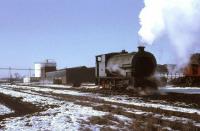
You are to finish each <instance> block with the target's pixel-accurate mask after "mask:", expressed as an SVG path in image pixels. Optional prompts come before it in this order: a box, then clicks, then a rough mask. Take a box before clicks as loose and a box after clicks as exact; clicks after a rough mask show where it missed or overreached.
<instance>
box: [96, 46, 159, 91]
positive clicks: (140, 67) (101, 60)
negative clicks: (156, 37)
mask: <svg viewBox="0 0 200 131" xmlns="http://www.w3.org/2000/svg"><path fill="white" fill-rule="evenodd" d="M156 66H157V62H156V59H155V57H154V55H153V54H152V53H150V52H147V51H145V47H143V46H139V47H138V52H131V53H128V52H126V51H125V50H123V51H122V52H116V53H109V54H103V55H98V56H96V69H95V72H96V83H97V84H98V85H102V86H103V87H105V88H120V89H121V88H124V87H128V86H129V85H132V86H133V87H142V88H146V87H154V88H156V85H155V84H154V83H153V82H151V80H150V79H151V77H152V76H153V74H154V72H155V69H156Z"/></svg>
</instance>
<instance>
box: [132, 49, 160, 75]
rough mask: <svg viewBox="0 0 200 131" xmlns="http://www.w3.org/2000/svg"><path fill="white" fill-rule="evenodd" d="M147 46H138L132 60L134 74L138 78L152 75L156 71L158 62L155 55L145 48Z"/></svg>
mask: <svg viewBox="0 0 200 131" xmlns="http://www.w3.org/2000/svg"><path fill="white" fill-rule="evenodd" d="M144 48H145V47H143V46H140V47H138V52H137V53H136V54H135V56H134V57H133V60H132V70H133V71H132V76H133V77H136V78H145V77H150V76H151V75H153V73H154V72H155V69H156V66H157V62H156V58H155V57H154V55H153V54H152V53H150V52H146V51H145V50H144Z"/></svg>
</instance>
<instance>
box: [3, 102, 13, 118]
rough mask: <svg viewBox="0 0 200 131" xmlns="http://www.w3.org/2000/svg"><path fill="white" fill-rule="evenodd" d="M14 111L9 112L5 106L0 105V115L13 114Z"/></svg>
mask: <svg viewBox="0 0 200 131" xmlns="http://www.w3.org/2000/svg"><path fill="white" fill-rule="evenodd" d="M13 112H14V111H13V110H11V109H10V108H8V107H6V106H5V105H2V104H0V115H1V116H2V115H6V114H10V113H13Z"/></svg>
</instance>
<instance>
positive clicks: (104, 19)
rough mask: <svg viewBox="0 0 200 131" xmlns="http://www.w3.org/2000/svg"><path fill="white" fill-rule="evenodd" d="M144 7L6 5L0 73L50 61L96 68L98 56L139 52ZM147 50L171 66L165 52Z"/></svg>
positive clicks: (104, 1) (117, 2)
mask: <svg viewBox="0 0 200 131" xmlns="http://www.w3.org/2000/svg"><path fill="white" fill-rule="evenodd" d="M143 6H144V5H143V1H142V0H2V1H0V45H1V46H0V47H1V55H0V60H1V63H0V67H8V66H11V67H21V68H29V67H33V64H34V62H38V61H42V60H44V59H47V58H50V59H54V60H56V62H57V64H58V67H59V68H63V67H72V66H80V65H86V66H94V65H95V55H98V54H102V53H108V52H113V51H120V50H122V49H126V50H128V51H135V50H137V46H138V44H137V42H138V35H137V32H138V30H139V28H140V26H139V19H138V15H139V12H140V10H141V9H142V7H143ZM159 42H163V41H159ZM168 48H169V47H168ZM147 50H149V51H151V52H153V53H155V55H156V57H157V59H158V62H159V63H165V62H170V61H169V60H170V59H169V58H170V56H166V55H164V54H163V53H161V52H164V51H166V52H167V53H168V51H167V48H166V46H160V45H159V44H155V45H154V46H151V47H147ZM167 53H166V54H167ZM168 57H169V58H168ZM163 58H164V59H163Z"/></svg>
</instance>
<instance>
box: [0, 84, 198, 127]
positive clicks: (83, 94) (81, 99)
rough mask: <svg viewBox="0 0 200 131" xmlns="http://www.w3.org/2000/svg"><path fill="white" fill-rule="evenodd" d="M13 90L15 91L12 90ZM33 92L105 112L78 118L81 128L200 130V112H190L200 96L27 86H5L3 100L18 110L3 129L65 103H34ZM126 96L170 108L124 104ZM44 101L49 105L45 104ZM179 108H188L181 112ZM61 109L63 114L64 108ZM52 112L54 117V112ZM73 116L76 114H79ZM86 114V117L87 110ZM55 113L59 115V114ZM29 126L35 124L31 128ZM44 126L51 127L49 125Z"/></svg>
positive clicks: (6, 118)
mask: <svg viewBox="0 0 200 131" xmlns="http://www.w3.org/2000/svg"><path fill="white" fill-rule="evenodd" d="M9 91H10V92H13V93H9ZM15 93H19V94H20V93H21V94H23V95H21V96H20V95H19V96H15V95H14V94H15ZM29 95H31V97H32V96H34V97H39V96H40V97H42V98H43V97H44V98H45V100H47V101H48V102H50V101H52V100H56V101H61V102H68V103H73V105H75V106H80V107H81V108H84V107H85V108H87V109H88V110H89V109H90V110H91V112H97V114H98V112H101V113H102V115H88V117H83V118H82V117H80V118H79V117H78V118H77V121H76V123H78V124H77V126H78V130H96V129H99V130H102V131H104V130H105V131H108V130H136V131H137V130H138V131H139V130H144V131H147V130H148V131H155V130H158V131H160V130H184V131H189V130H200V124H199V123H200V115H199V114H198V112H187V111H188V110H189V111H190V110H191V111H193V110H197V111H199V105H200V103H199V100H200V99H199V95H181V94H176V93H170V94H165V95H146V96H138V95H134V94H131V93H130V92H129V93H126V92H118V91H115V92H114V91H105V90H100V89H98V90H97V89H95V90H94V89H80V88H58V87H26V86H6V87H5V86H4V87H2V91H1V93H0V103H2V104H4V105H6V106H7V107H9V108H11V109H12V110H14V111H15V112H14V113H11V114H7V115H4V116H0V119H1V127H2V129H5V130H6V129H9V128H8V127H7V126H8V125H9V124H7V123H6V122H8V123H9V121H12V119H15V118H17V117H20V118H21V119H25V118H26V119H29V118H31V117H33V116H40V115H41V114H42V112H45V111H48V110H49V109H52V110H54V109H55V110H58V109H60V108H59V107H61V106H62V104H59V103H58V102H57V103H58V104H57V103H56V104H49V103H48V102H45V100H43V99H39V100H34V101H33V102H32V101H31V97H27V98H26V96H29ZM116 96H117V98H116ZM118 96H123V97H118ZM124 97H125V100H127V101H132V100H134V101H135V100H136V101H137V102H138V103H140V101H141V103H144V102H145V103H148V104H149V103H150V104H152V105H162V106H165V105H166V109H165V108H159V107H157V108H156V107H154V106H152V107H149V106H148V107H147V106H145V104H144V106H141V105H140V104H131V103H124V102H123V99H124ZM102 98H105V99H102ZM114 98H116V99H115V101H114V100H112V101H110V100H109V99H114ZM26 100H27V101H26ZM44 102H45V103H47V104H44ZM168 105H170V106H173V107H175V109H176V108H177V110H168V109H167V108H168ZM81 108H80V110H78V109H77V111H80V112H81ZM179 108H181V109H184V110H187V111H184V110H183V111H179V110H178V109H179ZM59 112H61V113H62V111H59ZM66 112H68V113H70V109H67V110H66ZM89 112H90V111H89ZM64 113H65V112H64ZM89 114H90V113H89ZM48 115H49V116H51V114H48ZM61 115H62V114H61ZM71 115H72V116H73V115H76V113H75V114H71ZM82 115H83V116H84V113H83V114H82ZM41 116H42V115H41ZM54 116H55V117H57V116H56V115H55V114H54ZM66 117H68V116H66ZM17 121H20V120H17ZM50 121H51V120H50ZM74 123H75V122H74ZM74 123H72V124H74ZM24 125H25V126H24V129H26V128H28V129H29V128H30V129H31V127H34V129H35V125H33V122H32V123H31V124H30V122H29V123H26V122H25V123H24ZM27 125H31V126H28V127H27ZM66 125H67V123H66ZM17 126H18V125H15V126H14V127H13V128H18V127H17ZM51 126H52V125H51ZM69 128H70V126H69ZM69 128H68V129H69ZM36 129H37V128H36ZM39 129H43V127H42V126H41V127H39ZM44 129H49V128H48V127H45V128H44ZM63 129H65V128H63Z"/></svg>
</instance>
